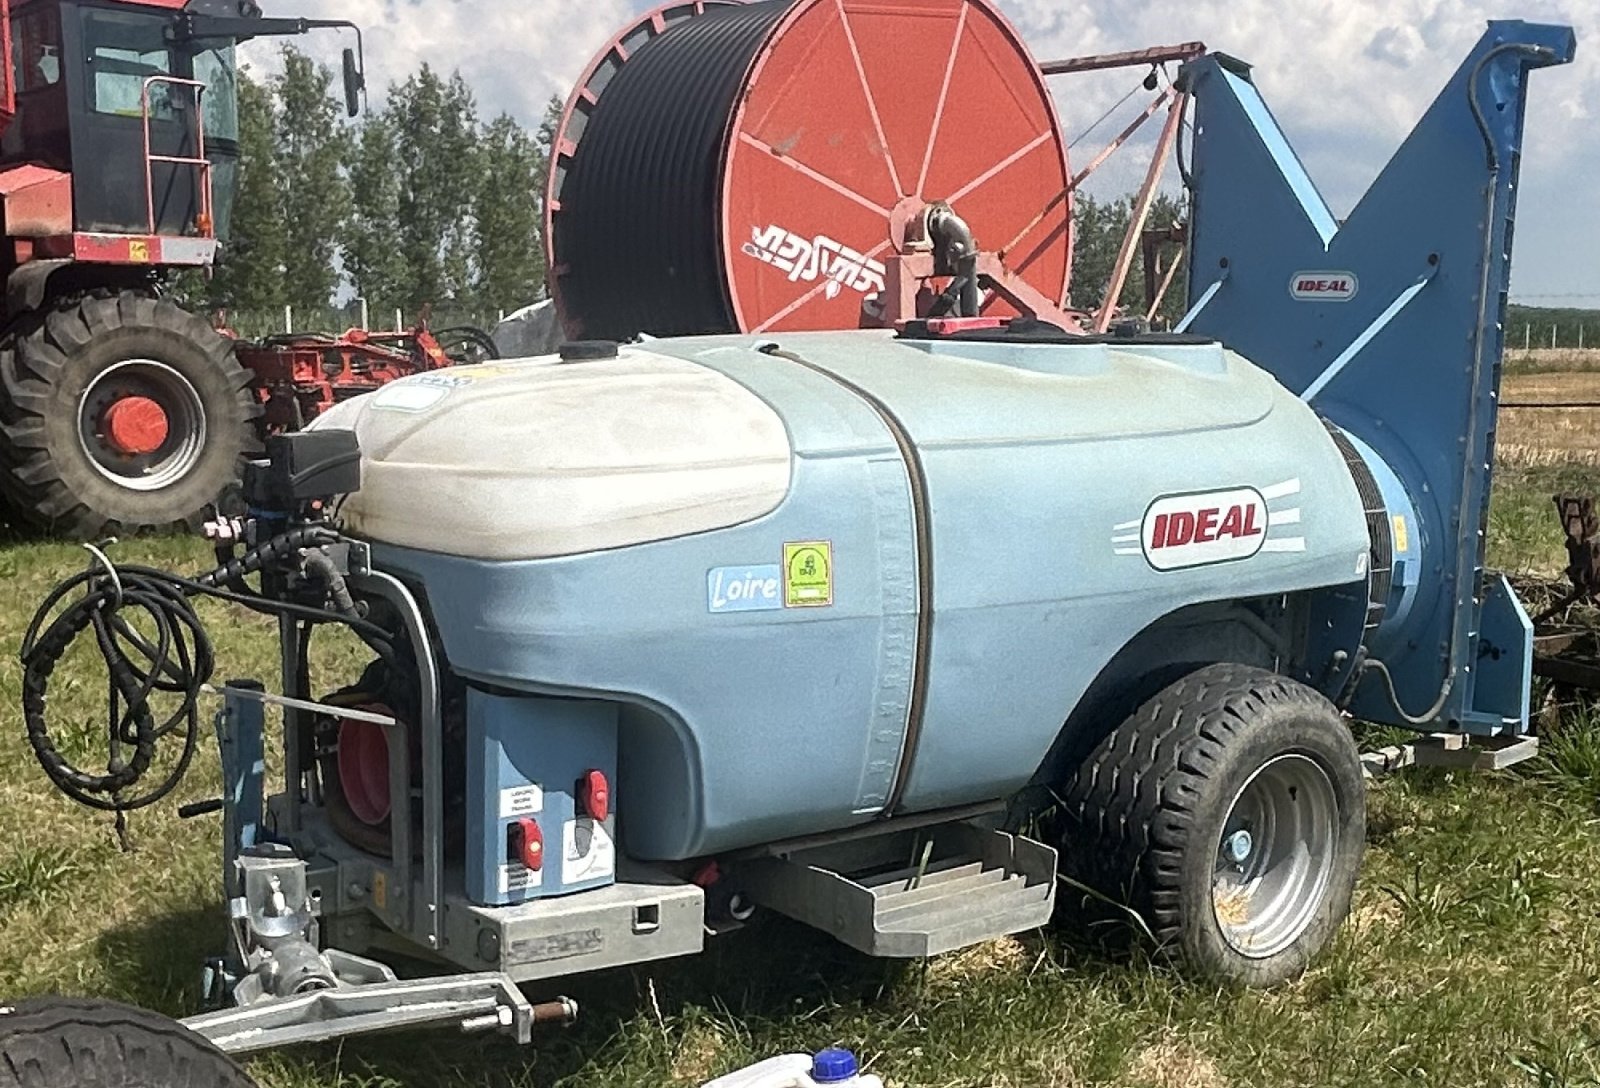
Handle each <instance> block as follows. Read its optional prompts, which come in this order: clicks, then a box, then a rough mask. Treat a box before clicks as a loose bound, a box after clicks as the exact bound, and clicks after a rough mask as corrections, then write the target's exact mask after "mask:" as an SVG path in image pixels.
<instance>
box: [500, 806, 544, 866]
mask: <svg viewBox="0 0 1600 1088" xmlns="http://www.w3.org/2000/svg"><path fill="white" fill-rule="evenodd" d="M506 847H507V849H506V853H507V854H508V855H509V856H510V860H511V861H512V862H514V863H515V862H520V863H521V864H523V865H525V866H527V867H528V869H529V870H531V871H533V872H538V871H539V870H540V869H542V868H544V832H543V831H541V830H540V829H539V821H537V820H530V819H528V818H526V817H524V818H523V819H520V820H517V821H516V822H515V823H513V824H511V825H510V826H509V827H507V828H506Z"/></svg>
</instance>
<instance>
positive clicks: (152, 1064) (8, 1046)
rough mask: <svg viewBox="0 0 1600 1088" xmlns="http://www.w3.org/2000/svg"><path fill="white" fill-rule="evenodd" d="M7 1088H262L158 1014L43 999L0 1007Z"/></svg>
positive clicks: (1, 1080) (2, 1085)
mask: <svg viewBox="0 0 1600 1088" xmlns="http://www.w3.org/2000/svg"><path fill="white" fill-rule="evenodd" d="M0 1088H255V1081H254V1080H252V1079H251V1078H250V1077H249V1076H248V1075H246V1073H245V1072H244V1070H243V1069H240V1068H239V1066H238V1065H236V1064H235V1063H234V1062H233V1061H232V1060H231V1059H229V1058H228V1056H227V1055H225V1054H223V1053H222V1051H220V1050H218V1049H217V1048H216V1047H214V1046H212V1045H211V1044H210V1043H208V1042H207V1041H206V1040H204V1039H202V1038H201V1037H200V1036H198V1035H196V1034H195V1033H194V1032H192V1031H190V1030H189V1029H188V1028H186V1027H184V1026H183V1025H182V1024H180V1023H178V1022H177V1021H176V1020H169V1019H168V1018H167V1017H165V1016H162V1015H160V1014H159V1013H153V1012H148V1011H146V1010H144V1009H136V1008H132V1007H130V1006H128V1005H119V1004H116V1003H115V1002H111V1001H94V1000H80V999H74V998H38V999H34V1000H30V1001H23V1002H20V1003H19V1004H17V1005H14V1006H9V1007H5V1008H0Z"/></svg>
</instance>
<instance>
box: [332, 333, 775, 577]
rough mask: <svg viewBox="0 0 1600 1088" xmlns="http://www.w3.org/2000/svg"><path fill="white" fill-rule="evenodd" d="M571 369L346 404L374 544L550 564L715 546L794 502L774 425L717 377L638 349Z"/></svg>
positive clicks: (520, 369)
mask: <svg viewBox="0 0 1600 1088" xmlns="http://www.w3.org/2000/svg"><path fill="white" fill-rule="evenodd" d="M613 351H614V357H612V358H595V359H591V360H585V361H583V362H580V363H574V364H571V365H564V364H563V363H561V362H560V361H559V360H558V359H554V358H549V359H534V360H508V361H502V362H497V363H492V364H487V365H483V366H461V367H453V368H451V369H449V370H437V371H430V372H428V373H426V374H418V375H414V376H412V377H410V378H405V379H402V380H401V381H397V382H393V383H391V384H389V385H386V386H384V387H383V388H382V389H380V390H378V391H377V392H374V393H371V394H369V395H367V396H364V397H355V398H352V399H351V400H347V401H344V402H343V403H341V404H338V405H336V406H335V407H334V408H333V409H332V410H331V411H328V412H325V413H324V414H323V415H321V416H320V417H318V419H317V420H316V422H315V423H314V424H313V426H314V427H343V428H348V429H351V430H354V431H355V432H356V435H357V437H358V438H359V440H360V442H361V453H362V462H363V463H362V470H361V471H362V481H361V490H360V491H358V492H357V493H355V494H353V495H351V496H350V497H349V499H348V500H346V502H345V505H344V507H343V508H342V514H343V517H344V519H345V523H346V524H347V525H348V526H349V527H350V528H351V529H352V530H353V531H355V532H357V533H359V534H361V535H363V536H366V537H368V538H370V539H372V540H377V541H382V542H384V543H387V544H395V545H399V546H401V547H406V548H416V549H418V550H421V551H427V552H439V553H442V554H446V555H459V556H464V557H469V558H474V559H491V560H518V559H545V558H549V557H552V556H560V555H578V554H583V553H587V552H596V551H602V550H605V549H608V548H622V547H627V546H629V545H633V544H643V543H647V542H650V541H655V540H666V539H670V538H672V537H679V536H688V535H691V534H694V533H703V532H709V531H711V530H713V529H721V528H725V527H727V526H730V525H738V524H741V523H743V522H746V521H752V520H754V519H756V518H758V517H761V516H763V515H765V514H768V513H771V512H772V511H773V510H774V509H776V508H777V506H778V505H779V504H780V503H781V502H782V501H783V499H784V497H785V496H786V495H787V494H788V493H789V482H790V470H791V465H790V461H791V453H792V451H791V449H790V446H789V436H788V432H787V430H786V429H785V427H784V422H783V420H782V418H781V417H780V416H779V415H778V413H777V412H776V411H775V410H774V409H773V408H771V407H770V406H769V405H767V404H766V402H764V401H762V400H761V399H760V398H759V397H757V396H756V395H755V394H754V393H751V392H750V391H749V390H747V389H745V388H744V387H743V386H742V385H740V384H738V383H737V382H735V381H733V380H732V379H731V378H727V377H724V376H723V375H722V374H719V373H718V372H716V371H715V370H711V369H709V368H707V367H703V366H698V365H696V364H694V363H690V362H686V361H684V360H682V359H675V358H672V357H670V356H665V355H658V354H655V353H654V352H651V351H648V350H645V349H643V348H638V347H624V348H621V349H620V350H616V349H613Z"/></svg>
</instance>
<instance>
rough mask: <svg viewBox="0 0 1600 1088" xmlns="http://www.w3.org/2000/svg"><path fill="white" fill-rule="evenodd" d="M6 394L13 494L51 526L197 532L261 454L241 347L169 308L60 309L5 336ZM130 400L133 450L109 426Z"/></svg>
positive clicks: (100, 302)
mask: <svg viewBox="0 0 1600 1088" xmlns="http://www.w3.org/2000/svg"><path fill="white" fill-rule="evenodd" d="M0 386H3V388H0V491H3V492H4V495H5V498H6V500H7V506H9V507H10V510H11V513H12V515H13V516H14V517H16V518H18V519H20V520H21V521H22V522H24V523H25V524H28V525H31V526H33V527H35V528H39V529H44V530H46V531H51V532H59V533H63V534H67V535H71V536H75V537H78V538H80V539H91V538H95V537H102V536H106V535H110V534H112V533H116V532H136V531H138V530H140V529H148V528H163V527H167V526H172V525H180V524H181V525H189V526H194V525H196V524H197V523H198V522H199V521H201V520H203V517H204V515H205V513H206V511H207V507H208V506H209V505H210V504H211V503H213V502H215V501H216V499H217V498H218V496H220V495H221V494H222V493H223V492H224V491H225V490H226V489H228V487H229V486H230V485H231V484H233V483H234V481H236V480H237V479H238V476H239V471H240V467H241V457H242V456H243V455H244V454H246V453H247V452H251V451H253V450H255V449H257V448H259V445H258V439H257V436H256V431H255V425H254V421H255V419H256V417H258V416H259V415H260V414H261V409H260V406H259V404H258V403H257V402H256V400H255V397H254V396H253V394H252V392H251V390H250V376H249V374H248V373H247V372H246V371H245V369H244V368H243V367H241V366H240V365H239V362H238V360H237V359H236V358H235V357H234V352H233V343H232V341H230V340H228V339H227V338H226V337H224V336H223V335H222V334H221V333H218V332H217V331H216V330H215V329H212V328H211V327H210V326H209V325H207V324H206V323H205V322H204V321H202V320H201V319H200V318H198V317H196V316H195V315H193V314H191V313H188V312H187V311H184V310H182V309H180V308H178V307H177V306H176V305H174V304H173V303H172V302H170V301H167V300H165V299H157V298H152V297H150V296H148V295H142V294H136V293H132V292H123V293H121V294H108V295H91V296H85V297H79V298H71V299H63V300H61V301H60V302H59V303H58V304H57V305H56V307H55V308H54V309H51V310H49V311H48V312H45V313H42V314H40V315H37V316H35V317H34V318H32V319H30V320H25V321H23V322H20V323H19V324H18V325H16V326H14V327H13V328H12V329H11V330H10V331H8V332H7V334H6V336H5V339H4V340H3V341H0ZM124 401H126V402H134V403H136V404H137V405H138V409H139V410H138V411H136V412H134V413H131V415H133V416H140V415H141V413H142V416H143V418H142V419H141V420H140V421H139V422H138V423H137V424H135V425H134V426H133V428H132V429H130V430H125V431H124V432H121V433H122V434H129V435H132V436H133V437H134V443H133V444H132V445H130V444H129V442H128V440H127V439H126V438H119V433H118V432H117V431H116V429H115V428H114V427H112V426H109V425H108V421H109V420H110V419H111V418H112V417H111V413H112V410H113V406H114V405H117V404H118V403H119V402H124ZM152 415H153V416H154V417H155V420H156V421H157V422H155V423H154V424H152V423H151V421H150V416H152ZM124 426H125V427H126V426H127V424H126V421H125V423H124Z"/></svg>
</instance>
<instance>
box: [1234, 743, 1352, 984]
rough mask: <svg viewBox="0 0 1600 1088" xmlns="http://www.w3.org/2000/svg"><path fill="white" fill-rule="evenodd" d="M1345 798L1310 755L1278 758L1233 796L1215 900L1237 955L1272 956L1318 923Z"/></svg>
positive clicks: (1262, 768) (1328, 882) (1261, 957)
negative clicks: (1339, 800) (1317, 916)
mask: <svg viewBox="0 0 1600 1088" xmlns="http://www.w3.org/2000/svg"><path fill="white" fill-rule="evenodd" d="M1338 812H1339V805H1338V799H1337V797H1336V796H1335V794H1334V790H1333V783H1332V781H1331V780H1330V779H1329V777H1328V774H1327V772H1326V771H1324V770H1323V769H1322V767H1321V765H1320V764H1318V763H1317V762H1316V761H1315V760H1312V759H1311V758H1309V757H1307V756H1303V755H1285V756H1279V757H1278V758H1277V759H1274V760H1272V761H1270V762H1268V763H1267V764H1265V765H1264V766H1262V767H1261V769H1260V770H1258V771H1256V773H1255V774H1254V775H1252V776H1251V777H1250V780H1249V781H1248V782H1246V783H1245V785H1244V788H1243V789H1241V790H1240V791H1239V794H1238V796H1237V797H1235V798H1234V802H1233V807H1232V808H1231V809H1230V810H1229V812H1228V817H1227V820H1226V821H1224V823H1223V828H1222V835H1221V837H1220V838H1219V840H1218V842H1217V850H1216V864H1215V868H1214V870H1213V875H1212V886H1211V903H1212V909H1213V911H1214V912H1215V914H1216V919H1217V925H1218V928H1220V929H1221V931H1222V936H1223V939H1224V940H1226V941H1227V942H1228V944H1229V945H1230V946H1232V948H1233V949H1234V951H1236V952H1238V953H1239V954H1240V955H1243V956H1248V957H1250V958H1252V959H1267V958H1269V957H1271V956H1275V955H1277V954H1278V953H1280V952H1282V951H1284V950H1285V949H1286V948H1288V947H1289V946H1290V945H1292V944H1293V943H1294V942H1295V941H1297V940H1299V938H1300V936H1301V935H1302V934H1303V933H1304V932H1305V931H1306V929H1307V928H1308V927H1309V926H1310V925H1311V923H1312V921H1313V920H1314V919H1315V918H1316V914H1317V910H1318V909H1319V908H1320V907H1321V906H1322V901H1323V899H1324V897H1325V896H1326V895H1327V891H1328V886H1329V884H1330V882H1331V881H1332V876H1333V869H1334V863H1335V855H1336V853H1337V851H1338V845H1339V832H1338Z"/></svg>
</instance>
